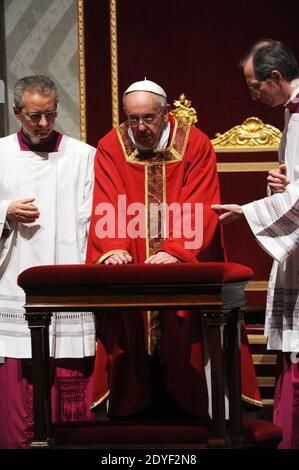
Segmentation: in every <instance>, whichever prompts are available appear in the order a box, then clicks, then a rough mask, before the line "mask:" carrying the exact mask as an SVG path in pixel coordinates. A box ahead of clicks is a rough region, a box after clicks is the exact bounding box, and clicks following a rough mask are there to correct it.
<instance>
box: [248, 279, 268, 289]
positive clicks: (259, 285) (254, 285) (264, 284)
mask: <svg viewBox="0 0 299 470" xmlns="http://www.w3.org/2000/svg"><path fill="white" fill-rule="evenodd" d="M268 283H269V281H249V282H248V284H247V286H246V287H245V290H246V291H267V290H268Z"/></svg>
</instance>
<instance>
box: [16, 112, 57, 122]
mask: <svg viewBox="0 0 299 470" xmlns="http://www.w3.org/2000/svg"><path fill="white" fill-rule="evenodd" d="M22 113H23V114H25V116H27V117H28V118H29V119H30V121H33V122H39V121H40V120H41V118H42V117H43V116H44V117H45V119H46V120H47V121H54V119H55V118H56V117H57V114H58V112H57V111H48V112H47V113H24V112H23V111H22Z"/></svg>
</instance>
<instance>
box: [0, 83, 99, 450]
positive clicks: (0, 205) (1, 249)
mask: <svg viewBox="0 0 299 470" xmlns="http://www.w3.org/2000/svg"><path fill="white" fill-rule="evenodd" d="M57 106H58V95H57V89H56V86H55V83H54V82H53V81H52V80H51V79H50V78H49V77H46V76H44V75H35V76H30V77H24V78H22V79H20V80H18V81H17V83H16V84H15V88H14V104H13V109H14V113H15V116H16V118H17V119H18V120H19V121H20V123H21V129H20V130H19V132H17V133H16V134H12V135H9V136H8V137H4V138H2V139H0V178H1V183H0V235H1V241H0V356H2V363H1V364H0V416H1V419H0V448H19V447H26V446H27V445H28V443H29V441H30V438H32V424H33V416H32V414H33V410H32V386H31V378H30V377H31V368H30V358H31V340H30V331H29V328H28V324H27V322H26V321H25V317H24V308H23V305H24V303H25V295H24V292H23V290H22V289H21V288H20V287H18V285H17V277H18V275H19V273H20V272H22V271H23V270H24V269H27V268H29V267H31V266H34V265H48V264H77V263H82V262H84V261H85V250H86V243H87V232H88V226H89V219H90V211H91V200H92V188H93V159H94V154H95V149H94V148H93V147H91V146H89V145H87V144H85V143H83V142H80V141H79V140H76V139H73V138H71V137H68V136H66V135H62V134H61V133H60V132H57V131H55V130H54V125H55V121H56V117H57V114H58V111H57ZM94 353H95V330H94V321H93V316H92V314H91V313H82V314H81V313H67V314H66V313H54V314H53V317H52V324H51V328H50V354H51V356H52V357H53V358H55V360H54V361H53V364H52V365H53V369H52V372H53V374H52V398H53V400H52V404H53V419H54V421H66V420H72V419H81V420H83V419H89V418H91V416H92V415H91V414H90V413H89V401H90V400H89V397H88V396H87V394H88V393H89V388H90V383H91V371H92V367H93V363H92V361H93V356H94ZM87 356H88V357H87ZM65 358H68V359H67V360H66V359H65Z"/></svg>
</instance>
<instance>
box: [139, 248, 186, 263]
mask: <svg viewBox="0 0 299 470" xmlns="http://www.w3.org/2000/svg"><path fill="white" fill-rule="evenodd" d="M144 262H145V264H168V263H179V262H180V260H179V259H178V258H175V257H174V256H172V255H170V254H169V253H166V251H159V253H156V254H155V255H152V256H149V257H148V258H147V259H146V260H145V261H144Z"/></svg>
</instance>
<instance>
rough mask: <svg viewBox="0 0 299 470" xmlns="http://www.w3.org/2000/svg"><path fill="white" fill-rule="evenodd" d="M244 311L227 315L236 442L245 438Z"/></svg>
mask: <svg viewBox="0 0 299 470" xmlns="http://www.w3.org/2000/svg"><path fill="white" fill-rule="evenodd" d="M241 319H242V311H241V309H239V308H236V309H233V310H231V311H230V313H229V315H228V317H227V328H226V333H227V334H226V343H227V349H226V350H227V354H226V363H227V384H228V395H229V433H230V436H231V439H232V440H233V441H234V442H236V443H241V442H243V440H244V436H243V411H242V386H241V360H240V359H241V357H240V344H241V338H240V321H241Z"/></svg>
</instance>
